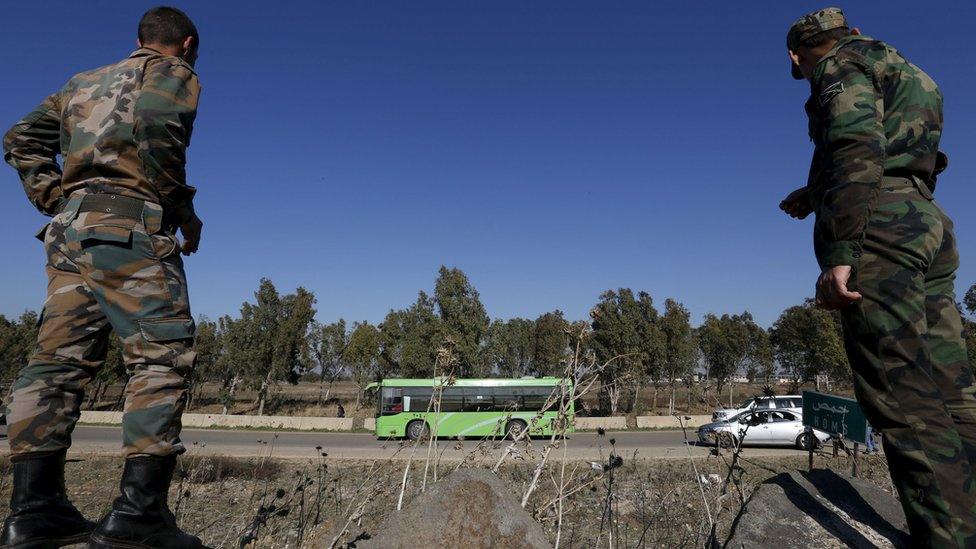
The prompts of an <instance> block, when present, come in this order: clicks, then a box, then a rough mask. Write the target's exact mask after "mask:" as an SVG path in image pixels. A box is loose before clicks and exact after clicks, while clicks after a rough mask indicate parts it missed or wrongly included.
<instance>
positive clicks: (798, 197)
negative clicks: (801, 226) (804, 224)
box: [779, 187, 813, 219]
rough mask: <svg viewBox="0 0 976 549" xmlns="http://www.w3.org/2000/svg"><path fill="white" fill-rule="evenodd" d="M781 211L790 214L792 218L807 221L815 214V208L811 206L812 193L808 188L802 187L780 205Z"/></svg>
mask: <svg viewBox="0 0 976 549" xmlns="http://www.w3.org/2000/svg"><path fill="white" fill-rule="evenodd" d="M779 209H781V210H783V211H784V212H786V213H787V214H789V215H790V217H793V218H796V219H805V218H806V217H807V216H808V215H810V214H811V213H812V212H813V207H812V206H810V192H809V191H808V190H807V188H806V187H800V188H799V189H797V190H795V191H793V192H791V193H790V194H789V196H787V197H786V198H784V199H783V201H782V202H780V203H779Z"/></svg>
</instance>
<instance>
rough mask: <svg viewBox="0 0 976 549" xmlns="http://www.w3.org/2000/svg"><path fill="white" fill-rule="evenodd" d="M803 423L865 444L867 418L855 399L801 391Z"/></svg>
mask: <svg viewBox="0 0 976 549" xmlns="http://www.w3.org/2000/svg"><path fill="white" fill-rule="evenodd" d="M803 424H804V425H806V426H808V427H813V428H814V429H817V430H818V431H824V432H825V433H830V434H831V435H833V436H842V437H844V440H850V441H852V442H860V443H861V444H867V440H868V420H867V418H866V417H864V411H863V410H861V406H860V405H858V403H857V401H856V400H854V399H852V398H844V397H839V396H834V395H825V394H823V393H818V392H816V391H803Z"/></svg>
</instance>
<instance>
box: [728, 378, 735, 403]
mask: <svg viewBox="0 0 976 549" xmlns="http://www.w3.org/2000/svg"><path fill="white" fill-rule="evenodd" d="M733 387H735V381H729V408H731V407H732V388H733Z"/></svg>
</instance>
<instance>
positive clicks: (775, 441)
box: [698, 410, 830, 450]
mask: <svg viewBox="0 0 976 549" xmlns="http://www.w3.org/2000/svg"><path fill="white" fill-rule="evenodd" d="M829 439H830V435H829V434H827V433H825V432H823V431H818V430H816V429H814V430H813V431H812V433H809V432H807V430H806V428H805V427H804V426H803V421H802V420H801V419H800V414H798V413H796V412H792V411H790V410H759V411H748V412H742V413H740V414H739V415H737V416H734V417H731V418H729V419H727V420H724V421H717V422H715V423H709V424H707V425H702V426H701V427H699V428H698V440H699V441H701V442H703V443H706V444H718V445H720V446H724V447H731V446H735V445H738V444H740V443H741V444H743V445H745V444H758V445H769V446H796V447H797V448H799V449H801V450H809V449H810V448H816V447H817V446H819V445H820V444H822V443H824V442H826V441H827V440H829Z"/></svg>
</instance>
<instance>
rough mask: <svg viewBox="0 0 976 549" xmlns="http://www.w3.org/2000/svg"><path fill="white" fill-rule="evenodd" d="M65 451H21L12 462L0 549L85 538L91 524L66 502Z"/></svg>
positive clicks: (67, 542)
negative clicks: (31, 452)
mask: <svg viewBox="0 0 976 549" xmlns="http://www.w3.org/2000/svg"><path fill="white" fill-rule="evenodd" d="M64 456H65V451H64V450H62V451H60V452H54V453H49V454H24V455H20V456H15V457H14V458H13V459H12V461H13V492H12V493H11V494H10V515H8V516H7V520H5V521H3V533H0V548H2V549H7V548H15V547H16V548H25V549H26V548H28V547H30V548H31V549H34V548H44V549H46V548H54V547H61V546H62V545H70V544H72V543H82V542H85V541H87V540H88V535H89V534H91V531H92V528H94V527H95V523H93V522H91V521H88V520H85V517H83V516H82V515H81V513H79V512H78V510H77V509H75V506H74V505H72V504H71V502H69V501H68V494H67V492H66V491H65V489H64Z"/></svg>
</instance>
